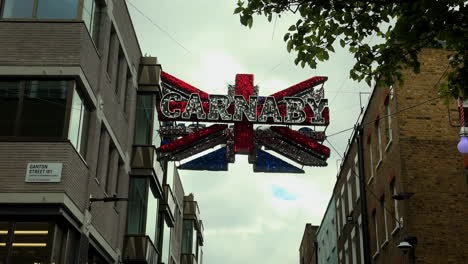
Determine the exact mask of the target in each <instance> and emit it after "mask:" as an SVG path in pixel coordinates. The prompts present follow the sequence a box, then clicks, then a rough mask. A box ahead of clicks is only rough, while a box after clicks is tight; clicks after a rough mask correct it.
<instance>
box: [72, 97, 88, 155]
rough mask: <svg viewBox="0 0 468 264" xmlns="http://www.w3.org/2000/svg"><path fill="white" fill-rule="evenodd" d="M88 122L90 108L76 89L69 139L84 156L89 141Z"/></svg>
mask: <svg viewBox="0 0 468 264" xmlns="http://www.w3.org/2000/svg"><path fill="white" fill-rule="evenodd" d="M88 124H89V110H88V108H87V107H86V105H85V104H84V100H83V99H82V97H81V96H80V95H79V94H78V92H77V90H76V89H74V90H73V98H72V107H71V115H70V127H69V129H68V139H69V140H70V142H71V143H72V144H73V146H75V148H76V150H77V151H78V152H79V153H80V154H81V156H83V157H85V155H86V146H87V143H88Z"/></svg>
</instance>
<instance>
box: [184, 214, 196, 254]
mask: <svg viewBox="0 0 468 264" xmlns="http://www.w3.org/2000/svg"><path fill="white" fill-rule="evenodd" d="M196 240H197V234H196V231H195V226H194V221H193V220H184V227H183V231H182V254H194V255H195V253H196V251H195V249H196ZM194 245H195V246H194Z"/></svg>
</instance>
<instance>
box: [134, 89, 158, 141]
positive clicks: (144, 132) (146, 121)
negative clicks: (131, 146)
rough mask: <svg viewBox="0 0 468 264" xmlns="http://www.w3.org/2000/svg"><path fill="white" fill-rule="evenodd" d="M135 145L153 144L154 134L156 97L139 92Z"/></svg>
mask: <svg viewBox="0 0 468 264" xmlns="http://www.w3.org/2000/svg"><path fill="white" fill-rule="evenodd" d="M136 108H137V109H136V118H135V119H136V120H135V140H134V141H135V142H134V143H135V145H151V144H152V136H153V131H152V130H153V125H152V123H153V122H152V121H153V118H154V117H153V114H154V97H153V95H152V94H139V95H138V97H137V105H136Z"/></svg>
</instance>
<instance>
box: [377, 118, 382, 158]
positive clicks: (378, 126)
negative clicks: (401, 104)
mask: <svg viewBox="0 0 468 264" xmlns="http://www.w3.org/2000/svg"><path fill="white" fill-rule="evenodd" d="M377 138H378V140H379V145H378V146H377V148H378V150H379V161H378V162H377V167H378V166H379V165H380V163H381V162H382V133H381V131H380V122H378V123H377Z"/></svg>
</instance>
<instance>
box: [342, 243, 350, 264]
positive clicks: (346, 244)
mask: <svg viewBox="0 0 468 264" xmlns="http://www.w3.org/2000/svg"><path fill="white" fill-rule="evenodd" d="M343 263H345V264H349V251H348V241H346V242H345V243H344V261H343Z"/></svg>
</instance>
